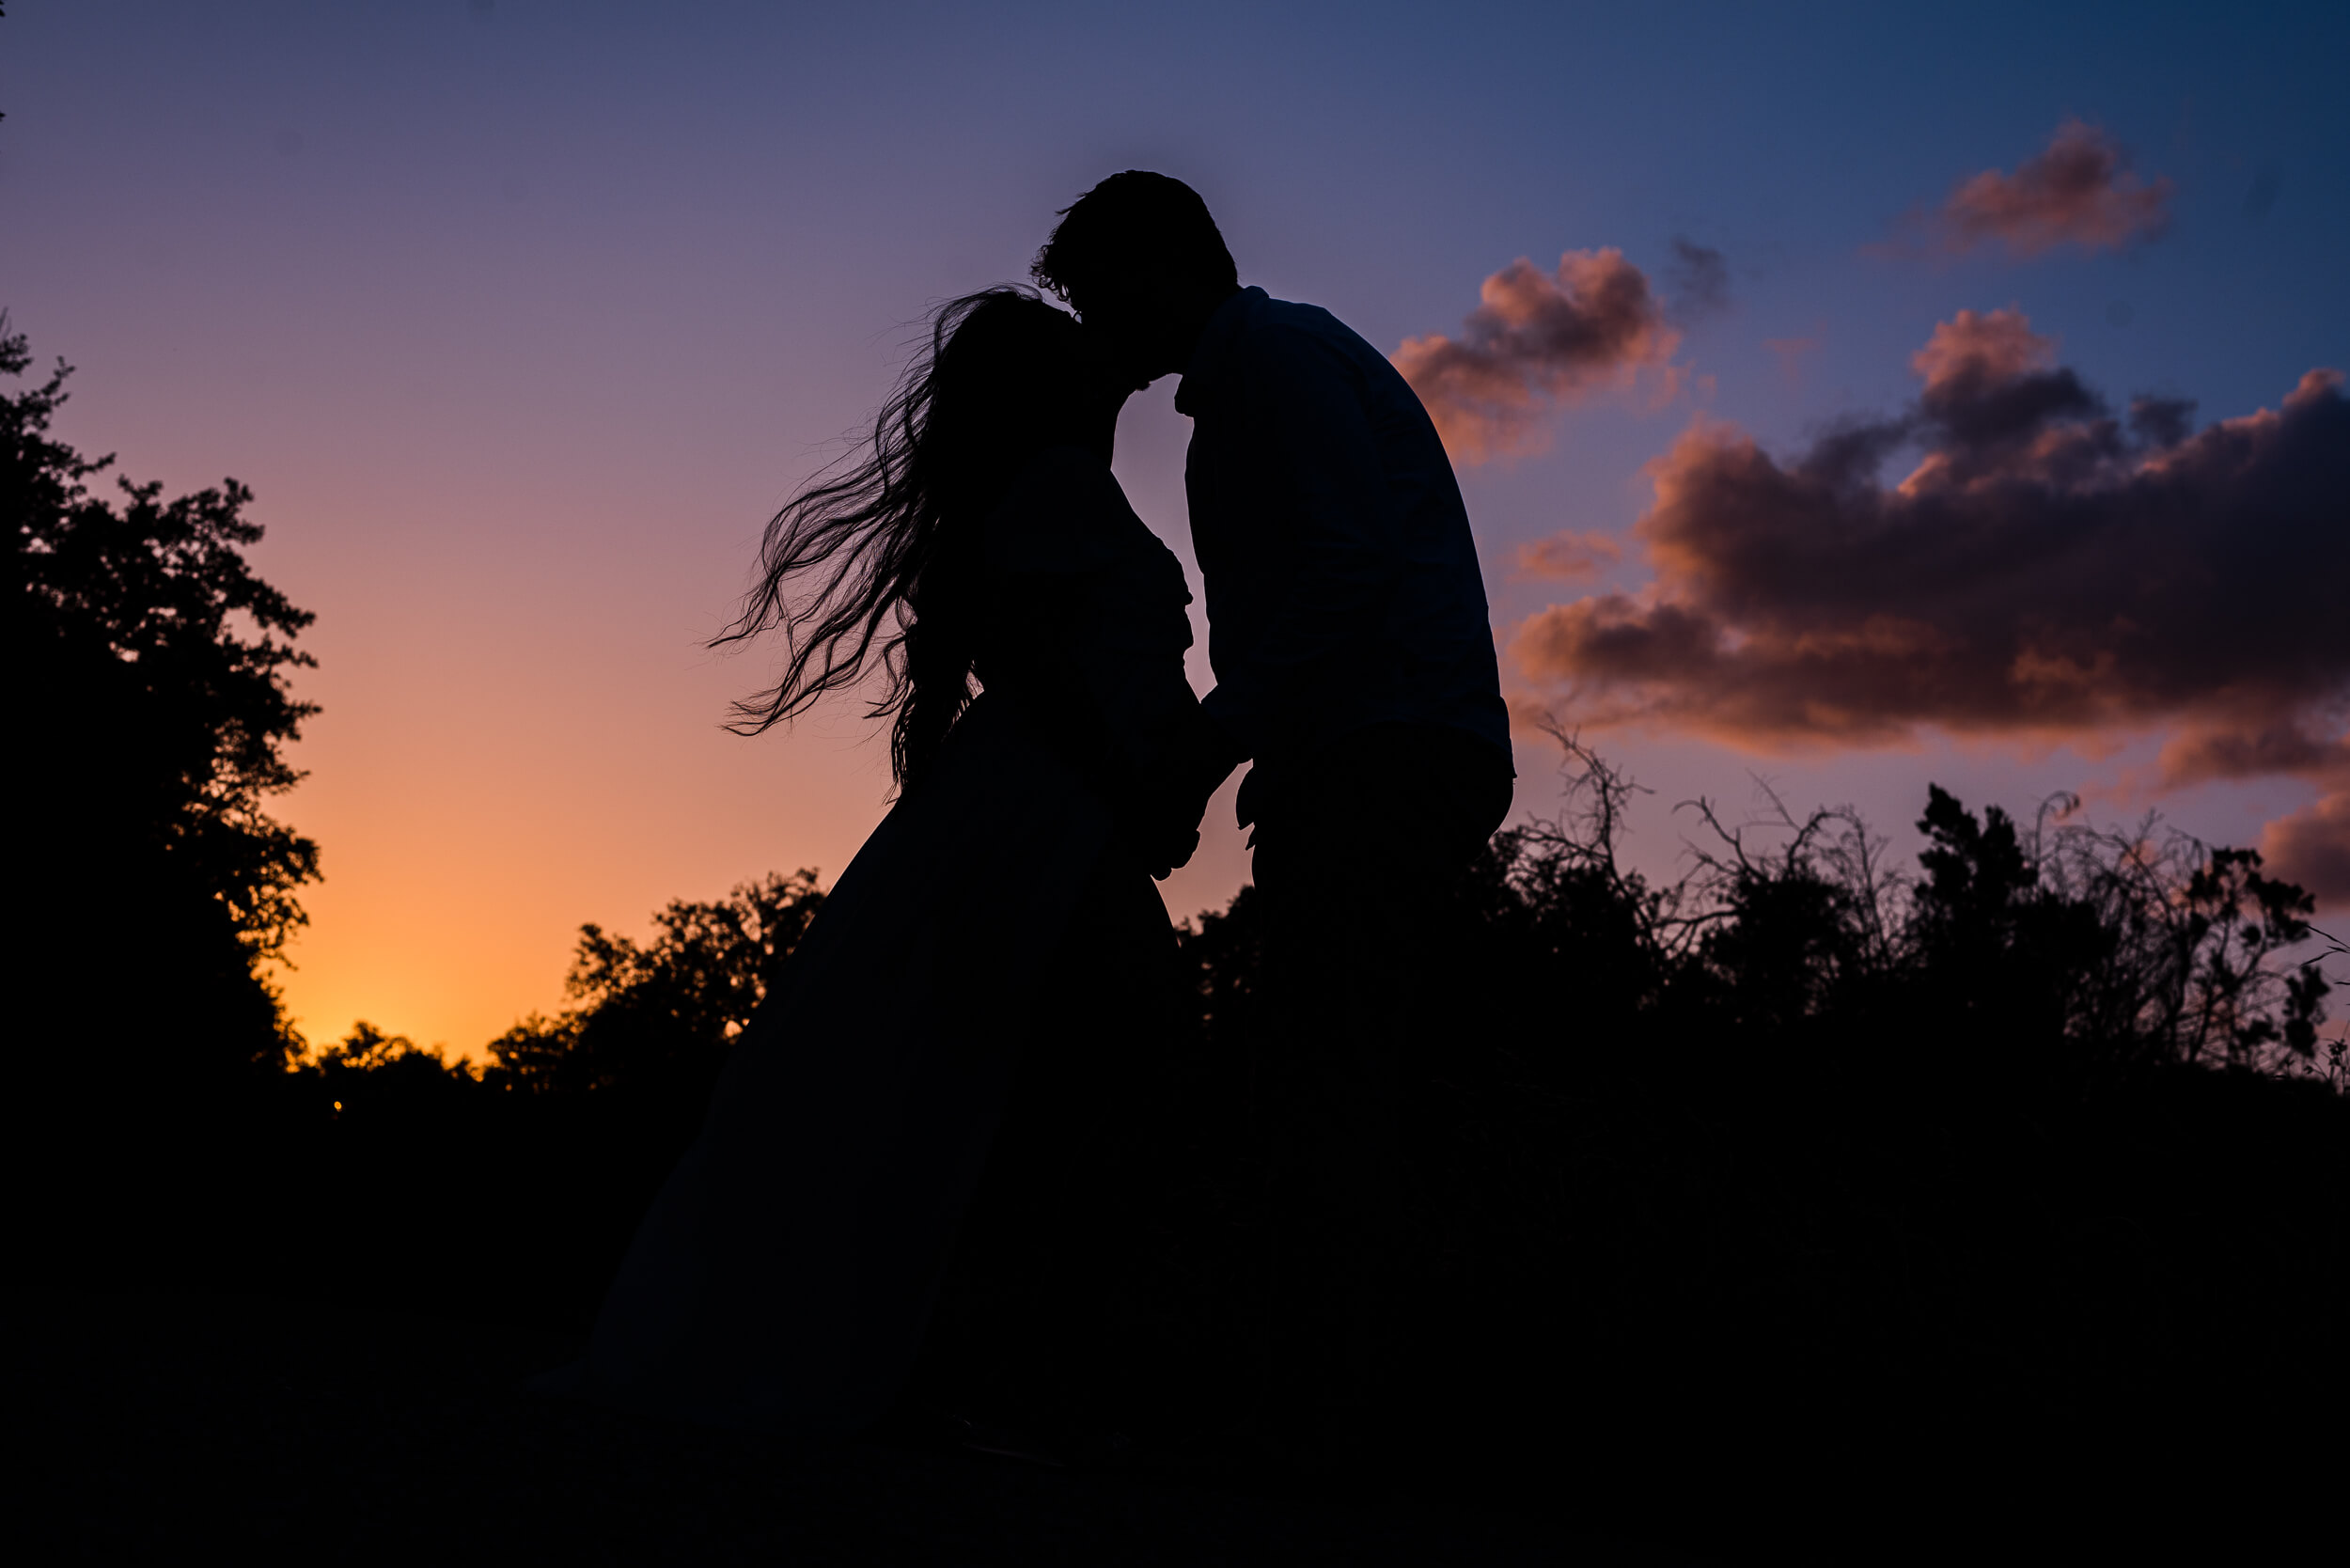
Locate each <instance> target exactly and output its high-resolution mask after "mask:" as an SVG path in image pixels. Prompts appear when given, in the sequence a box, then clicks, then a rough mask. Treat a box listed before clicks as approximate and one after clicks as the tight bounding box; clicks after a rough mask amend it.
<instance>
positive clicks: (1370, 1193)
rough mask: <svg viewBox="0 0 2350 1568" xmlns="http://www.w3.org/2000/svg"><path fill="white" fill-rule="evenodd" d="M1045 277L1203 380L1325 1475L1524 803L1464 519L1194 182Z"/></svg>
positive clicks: (1212, 753)
mask: <svg viewBox="0 0 2350 1568" xmlns="http://www.w3.org/2000/svg"><path fill="white" fill-rule="evenodd" d="M1035 273H1036V276H1037V279H1038V281H1039V282H1040V283H1042V284H1043V285H1044V286H1045V287H1047V288H1049V289H1051V290H1054V291H1055V292H1056V293H1058V294H1059V295H1060V296H1061V297H1062V298H1063V299H1065V300H1067V301H1068V302H1069V304H1070V306H1072V307H1073V309H1075V310H1076V311H1077V313H1078V315H1079V316H1080V317H1081V318H1082V319H1083V321H1084V322H1085V325H1086V326H1087V328H1088V329H1089V331H1092V332H1094V333H1096V334H1098V335H1099V336H1100V337H1101V338H1102V339H1103V340H1104V341H1105V343H1106V344H1107V345H1108V348H1109V352H1110V353H1111V355H1112V357H1113V359H1114V360H1115V362H1116V363H1117V364H1118V366H1119V367H1120V369H1121V370H1122V371H1124V372H1125V373H1126V374H1128V375H1130V376H1131V377H1132V378H1133V381H1134V384H1136V386H1141V385H1144V384H1148V383H1150V382H1152V381H1153V380H1155V379H1157V378H1158V377H1160V376H1162V375H1166V374H1167V373H1168V372H1170V371H1180V372H1182V374H1183V385H1182V387H1181V389H1180V390H1179V391H1178V392H1177V394H1176V398H1175V406H1176V408H1178V409H1179V410H1181V411H1182V412H1183V413H1184V414H1187V415H1189V416H1191V417H1192V419H1193V421H1194V428H1193V433H1192V440H1191V451H1190V456H1189V460H1188V462H1187V463H1186V468H1185V476H1184V478H1185V485H1186V489H1187V491H1188V494H1189V497H1190V503H1191V533H1192V542H1193V545H1194V547H1195V550H1196V552H1197V554H1198V557H1199V567H1200V571H1201V573H1202V574H1203V576H1204V577H1205V579H1206V588H1207V610H1208V651H1209V657H1210V661H1211V663H1212V664H1213V665H1214V670H1215V677H1216V686H1215V689H1214V691H1213V692H1211V693H1210V694H1209V695H1208V697H1207V698H1205V699H1204V701H1203V703H1202V706H1203V707H1204V708H1205V710H1206V712H1207V713H1208V714H1209V715H1210V716H1211V717H1212V718H1213V719H1214V721H1215V727H1216V728H1217V729H1220V731H1221V736H1220V743H1221V749H1220V750H1217V749H1216V746H1217V744H1218V743H1217V741H1216V740H1215V739H1210V740H1209V741H1207V742H1205V743H1203V751H1204V752H1205V754H1203V755H1202V756H1201V757H1200V758H1199V771H1198V776H1197V777H1196V778H1195V779H1194V780H1192V783H1193V785H1194V787H1195V788H1196V789H1197V790H1198V792H1199V794H1198V796H1197V798H1199V799H1201V800H1204V798H1205V795H1206V792H1208V791H1210V790H1213V789H1214V786H1215V784H1216V783H1217V782H1218V781H1219V780H1221V779H1222V778H1223V777H1224V776H1226V775H1228V774H1229V773H1230V771H1231V769H1232V768H1233V767H1234V766H1236V765H1237V764H1238V763H1239V762H1240V761H1241V760H1244V759H1246V760H1253V763H1254V766H1253V767H1252V769H1251V770H1250V773H1249V775H1248V777H1247V778H1246V780H1245V781H1244V782H1243V784H1242V787H1241V792H1240V808H1239V817H1240V821H1241V823H1242V825H1244V826H1246V825H1248V824H1250V823H1254V824H1255V827H1256V832H1255V835H1254V837H1253V839H1252V840H1251V841H1252V843H1253V844H1254V846H1255V849H1256V867H1255V877H1256V886H1257V897H1258V899H1259V900H1260V901H1261V907H1262V910H1263V916H1264V919H1265V944H1266V947H1265V966H1266V970H1267V978H1268V984H1269V985H1270V987H1271V988H1272V989H1273V990H1274V992H1275V993H1276V995H1275V997H1274V1000H1275V1003H1276V1016H1277V1018H1278V1019H1279V1020H1280V1027H1279V1028H1278V1030H1277V1039H1276V1040H1275V1041H1274V1042H1273V1043H1272V1047H1271V1051H1272V1057H1273V1059H1271V1060H1268V1061H1267V1062H1266V1063H1265V1064H1264V1065H1265V1068H1266V1069H1267V1070H1268V1072H1267V1076H1268V1077H1269V1078H1270V1080H1271V1082H1272V1088H1273V1092H1274V1094H1275V1095H1276V1096H1277V1105H1276V1117H1275V1124H1276V1125H1277V1127H1279V1128H1280V1129H1281V1137H1282V1139H1283V1141H1282V1143H1281V1145H1280V1146H1279V1147H1277V1149H1275V1150H1273V1151H1272V1153H1273V1155H1274V1166H1275V1170H1276V1177H1275V1215H1276V1226H1277V1248H1276V1255H1277V1262H1276V1280H1275V1298H1276V1320H1277V1328H1276V1331H1275V1338H1276V1344H1275V1346H1274V1349H1275V1361H1276V1368H1275V1370H1276V1373H1277V1377H1278V1378H1280V1379H1281V1380H1282V1382H1283V1383H1284V1384H1285V1385H1286V1386H1285V1387H1283V1388H1279V1389H1278V1390H1277V1414H1276V1416H1275V1418H1274V1420H1273V1422H1272V1423H1271V1426H1272V1430H1271V1431H1270V1432H1269V1433H1268V1435H1269V1436H1271V1437H1272V1438H1273V1439H1274V1440H1275V1441H1277V1442H1286V1443H1293V1444H1295V1445H1297V1446H1298V1447H1300V1448H1301V1449H1302V1450H1304V1453H1303V1454H1302V1455H1301V1457H1310V1458H1314V1459H1319V1460H1321V1461H1324V1462H1328V1461H1330V1460H1332V1459H1335V1458H1338V1457H1340V1452H1341V1451H1342V1450H1344V1449H1345V1448H1346V1447H1348V1446H1349V1442H1350V1439H1354V1440H1359V1439H1360V1438H1361V1436H1362V1435H1364V1434H1365V1433H1366V1432H1368V1431H1370V1430H1371V1418H1374V1417H1375V1416H1376V1415H1377V1414H1378V1411H1377V1409H1376V1405H1377V1403H1378V1401H1379V1398H1380V1384H1381V1369H1382V1368H1383V1366H1384V1364H1385V1362H1386V1360H1387V1339H1388V1327H1387V1319H1388V1309H1387V1303H1388V1298H1389V1294H1390V1291H1389V1286H1388V1282H1387V1280H1388V1274H1389V1258H1390V1255H1391V1252H1392V1231H1393V1228H1394V1222H1395V1217H1396V1214H1397V1210H1398V1206H1399V1196H1400V1194H1399V1173H1398V1169H1397V1136H1396V1121H1397V1113H1398V1105H1397V1101H1398V1097H1399V1092H1400V1087H1399V1086H1400V1070H1401V1058H1402V1047H1403V1043H1404V1036H1405V1034H1406V1032H1407V1030H1409V1029H1410V1028H1411V1027H1413V1020H1414V1018H1415V1016H1416V1014H1420V1013H1421V1012H1422V1010H1421V1008H1420V1006H1419V1002H1420V998H1418V997H1417V996H1415V995H1414V986H1413V983H1412V977H1413V975H1414V974H1415V972H1416V970H1417V967H1418V964H1417V962H1416V960H1417V956H1418V955H1417V952H1416V949H1417V948H1418V934H1419V933H1420V932H1421V930H1422V929H1423V927H1424V924H1425V922H1426V920H1427V918H1428V917H1429V916H1430V914H1431V913H1432V911H1433V910H1434V909H1435V908H1437V907H1439V906H1440V905H1441V904H1442V902H1444V898H1445V894H1446V890H1447V886H1448V884H1449V881H1450V880H1451V879H1453V878H1455V877H1457V876H1458V874H1459V873H1460V871H1461V870H1462V869H1463V868H1464V867H1465V865H1466V864H1467V862H1468V861H1469V860H1470V859H1471V858H1472V857H1474V855H1476V854H1477V852H1478V850H1479V848H1480V847H1481V845H1482V844H1483V843H1484V841H1485V839H1486V838H1487V837H1488V836H1489V835H1490V834H1491V833H1492V832H1493V830H1494V829H1495V828H1496V827H1497V826H1499V825H1500V823H1501V819H1502V817H1503V816H1504V815H1505V814H1506V813H1507V811H1508V810H1509V806H1510V792H1511V779H1512V767H1511V762H1510V740H1509V717H1508V713H1507V711H1506V710H1505V708H1504V707H1503V705H1502V700H1501V694H1500V681H1499V676H1498V672H1497V670H1496V664H1495V658H1494V646H1493V634H1492V630H1491V627H1490V624H1489V622H1488V621H1487V619H1486V606H1485V589H1484V583H1483V580H1482V578H1481V575H1480V573H1479V571H1478V566H1477V551H1476V546H1475V544H1474V542H1473V541H1471V539H1470V537H1469V525H1468V513H1467V510H1466V509H1465V507H1464V506H1463V505H1462V501H1461V492H1460V487H1459V485H1458V484H1457V483H1456V482H1455V481H1454V479H1453V476H1452V467H1451V464H1450V463H1449V462H1448V461H1447V459H1446V457H1445V452H1444V447H1443V445H1442V444H1441V442H1439V440H1438V439H1437V436H1436V430H1435V426H1434V423H1433V422H1431V420H1430V419H1429V417H1428V414H1427V411H1426V410H1425V409H1424V408H1422V407H1421V406H1420V402H1419V399H1418V397H1417V396H1416V395H1415V394H1414V393H1413V391H1412V389H1411V388H1410V386H1408V385H1406V384H1405V383H1404V381H1403V378H1402V376H1401V375H1399V374H1397V373H1396V370H1395V368H1394V367H1393V366H1391V365H1389V364H1388V363H1387V358H1386V356H1385V355H1383V354H1381V353H1379V352H1378V351H1377V350H1375V349H1373V348H1372V347H1371V345H1370V344H1369V343H1367V342H1365V341H1364V340H1363V339H1362V338H1361V337H1357V336H1356V335H1355V333H1353V332H1352V331H1349V330H1348V329H1347V327H1346V326H1345V325H1344V324H1343V323H1342V322H1340V321H1339V320H1338V319H1337V318H1335V317H1333V316H1332V315H1331V314H1330V313H1329V312H1328V311H1325V310H1322V309H1320V308H1317V307H1316V306H1309V305H1293V304H1290V303H1288V302H1287V301H1283V300H1277V299H1272V298H1269V297H1267V295H1266V294H1265V291H1264V290H1261V289H1243V288H1241V287H1240V279H1239V274H1238V272H1237V270H1236V269H1235V268H1234V266H1233V263H1232V258H1231V253H1230V251H1229V250H1228V249H1227V248H1226V247H1225V244H1224V240H1223V236H1222V235H1221V234H1220V233H1218V231H1217V229H1216V227H1215V222H1214V219H1213V218H1211V217H1210V216H1209V214H1208V210H1207V207H1206V204H1205V203H1203V202H1202V201H1201V200H1200V199H1199V196H1198V195H1197V194H1196V193H1194V192H1193V191H1192V189H1191V188H1190V187H1189V186H1187V185H1184V184H1183V182H1181V181H1180V180H1170V179H1168V178H1167V177H1166V176H1164V175H1158V174H1149V173H1144V172H1141V171H1138V170H1134V171H1129V172H1127V173H1124V174H1119V175H1113V176H1111V177H1110V178H1109V179H1107V180H1104V181H1103V182H1102V183H1101V184H1099V185H1097V186H1095V187H1094V188H1093V189H1092V190H1091V191H1089V192H1088V193H1087V194H1086V195H1085V196H1082V197H1081V198H1079V199H1078V201H1077V202H1076V203H1075V205H1073V206H1072V207H1071V208H1069V209H1068V211H1067V212H1066V213H1065V214H1064V215H1063V218H1062V221H1061V223H1060V226H1059V227H1058V228H1056V229H1055V230H1054V232H1053V237H1052V239H1051V240H1050V241H1049V242H1048V243H1046V244H1045V246H1044V248H1043V250H1042V252H1041V253H1040V254H1039V255H1038V257H1037V260H1036V267H1035ZM1430 1021H1431V1022H1433V1020H1430Z"/></svg>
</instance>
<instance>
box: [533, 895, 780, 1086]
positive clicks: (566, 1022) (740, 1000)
mask: <svg viewBox="0 0 2350 1568" xmlns="http://www.w3.org/2000/svg"><path fill="white" fill-rule="evenodd" d="M823 902H824V895H823V890H822V889H821V888H819V887H818V886H817V884H816V873H815V872H814V871H812V870H799V871H794V872H792V873H791V875H789V876H785V875H781V874H777V873H770V874H769V875H767V876H766V877H764V878H762V879H760V881H757V882H746V883H744V884H743V885H742V886H738V887H736V888H735V889H734V890H733V891H732V892H731V893H729V895H728V896H727V897H725V898H723V899H717V900H713V901H712V902H706V903H695V902H687V901H684V900H676V901H673V902H670V903H669V905H668V906H667V907H666V908H665V909H663V910H662V911H661V913H660V914H658V915H656V916H655V917H653V924H654V927H655V934H654V936H653V938H652V940H651V941H650V943H647V944H643V945H639V944H638V943H636V942H635V941H633V940H631V939H630V938H628V937H625V936H613V935H610V934H608V933H605V931H604V930H603V927H602V926H598V925H593V924H589V925H584V926H582V927H580V928H579V947H578V949H577V950H576V952H575V953H574V955H573V957H572V969H571V974H570V975H569V976H568V977H567V978H566V979H565V980H564V982H563V986H564V990H565V991H566V992H567V993H568V994H569V995H570V996H572V998H573V999H574V1001H575V1003H576V1004H577V1005H575V1006H573V1007H572V1008H569V1009H566V1010H565V1011H563V1012H562V1013H560V1014H559V1015H557V1016H556V1017H554V1018H546V1017H543V1016H540V1015H539V1014H536V1013H534V1014H532V1015H531V1016H530V1017H528V1018H525V1019H524V1020H523V1021H522V1022H521V1023H519V1024H517V1025H515V1026H514V1027H512V1028H511V1029H509V1030H508V1031H507V1032H506V1033H505V1034H503V1035H501V1036H499V1037H498V1038H497V1039H496V1040H494V1041H493V1042H492V1043H491V1044H490V1052H491V1055H492V1056H493V1058H495V1060H496V1065H495V1066H493V1068H491V1069H490V1071H489V1074H487V1077H488V1081H489V1082H490V1083H492V1084H493V1086H495V1087H497V1088H499V1089H501V1090H520V1091H523V1092H527V1093H536V1094H580V1093H587V1092H589V1091H593V1090H608V1089H611V1088H613V1087H614V1086H616V1085H622V1084H625V1085H628V1086H630V1087H631V1088H633V1089H635V1090H659V1091H665V1092H675V1093H683V1094H687V1095H689V1096H690V1095H691V1094H694V1093H696V1092H701V1093H706V1092H707V1091H708V1088H709V1085H710V1083H711V1082H712V1081H713V1080H714V1079H715V1076H716V1074H717V1069H718V1066H719V1063H720V1062H721V1061H722V1060H723V1059H724V1057H725V1053H726V1049H727V1046H728V1045H729V1043H731V1042H732V1041H733V1039H734V1037H735V1036H736V1035H738V1034H740V1033H741V1032H742V1031H743V1029H744V1027H747V1026H748V1025H749V1023H750V1021H751V1014H752V1013H753V1012H754V1011H757V1009H758V1007H759V1004H760V1001H761V1000H762V999H764V998H765V996H766V995H767V989H768V987H769V985H770V984H771V983H773V981H774V979H775V975H776V969H777V967H778V966H779V965H780V964H782V963H783V961H784V960H785V959H787V958H789V957H790V956H791V950H792V949H794V948H795V947H797V946H798V945H799V940H800V937H801V936H802V935H803V934H805V933H806V932H807V926H808V922H809V921H810V920H812V919H814V918H815V917H816V912H817V910H819V909H820V908H822V907H823Z"/></svg>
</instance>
